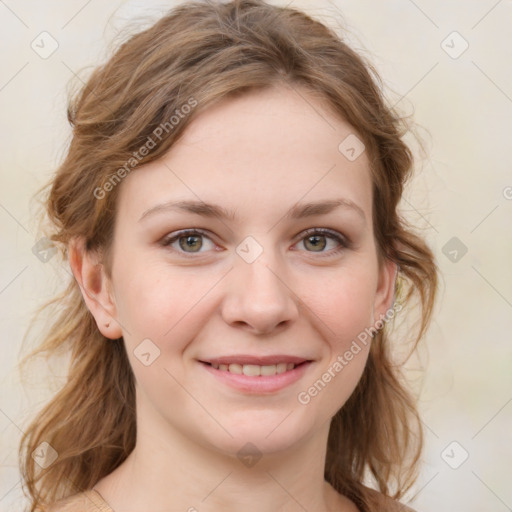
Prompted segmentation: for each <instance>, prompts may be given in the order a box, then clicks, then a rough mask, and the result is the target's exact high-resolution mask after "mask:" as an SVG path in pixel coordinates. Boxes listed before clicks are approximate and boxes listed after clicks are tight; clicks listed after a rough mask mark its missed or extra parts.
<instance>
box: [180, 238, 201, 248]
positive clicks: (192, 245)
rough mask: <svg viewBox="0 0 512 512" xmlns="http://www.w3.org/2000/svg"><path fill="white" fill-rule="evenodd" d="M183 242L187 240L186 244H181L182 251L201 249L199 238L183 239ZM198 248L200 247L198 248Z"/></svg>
mask: <svg viewBox="0 0 512 512" xmlns="http://www.w3.org/2000/svg"><path fill="white" fill-rule="evenodd" d="M181 240H186V241H185V244H182V243H180V245H181V248H182V249H186V248H189V249H194V248H199V249H200V248H201V244H199V243H198V240H199V237H198V236H187V237H183V238H182V239H181ZM197 246H198V247H197Z"/></svg>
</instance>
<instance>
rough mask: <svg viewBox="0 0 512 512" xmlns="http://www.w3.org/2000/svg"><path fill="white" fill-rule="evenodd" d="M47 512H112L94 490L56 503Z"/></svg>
mask: <svg viewBox="0 0 512 512" xmlns="http://www.w3.org/2000/svg"><path fill="white" fill-rule="evenodd" d="M48 512H114V510H112V509H111V508H110V507H109V506H108V503H107V502H106V501H105V500H104V499H103V498H102V496H101V494H100V493H99V492H98V491H96V490H95V489H89V490H87V491H83V492H79V493H78V494H74V495H73V496H68V497H67V498H63V499H61V500H59V501H57V502H56V503H55V504H54V505H53V506H52V507H51V508H50V510H48Z"/></svg>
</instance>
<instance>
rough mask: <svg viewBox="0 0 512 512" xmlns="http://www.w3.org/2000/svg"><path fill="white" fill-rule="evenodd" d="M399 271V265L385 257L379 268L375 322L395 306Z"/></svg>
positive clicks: (374, 309) (374, 308)
mask: <svg viewBox="0 0 512 512" xmlns="http://www.w3.org/2000/svg"><path fill="white" fill-rule="evenodd" d="M397 272H398V265H397V264H396V263H394V262H393V261H391V260H389V259H387V258H385V259H384V260H383V262H382V263H381V265H380V270H379V280H378V284H377V290H376V294H375V302H374V306H373V313H374V323H375V320H378V319H380V318H382V317H384V316H385V315H386V312H387V311H388V310H389V309H390V308H391V307H392V306H393V302H394V299H395V283H396V276H397ZM381 315H382V316H381Z"/></svg>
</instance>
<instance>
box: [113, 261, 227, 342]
mask: <svg viewBox="0 0 512 512" xmlns="http://www.w3.org/2000/svg"><path fill="white" fill-rule="evenodd" d="M117 279H118V281H117V282H118V283H121V285H120V286H119V287H117V288H116V305H117V311H118V316H119V321H120V323H121V324H122V325H123V327H124V328H125V330H126V331H127V332H126V335H125V341H126V342H127V343H128V344H129V345H130V346H132V345H134V344H137V343H140V341H141V340H142V339H144V338H149V339H151V340H153V341H154V342H155V343H156V344H157V345H158V346H160V347H164V346H166V347H169V346H170V347H172V350H173V351H174V350H180V349H182V348H183V347H181V346H180V340H183V343H185V340H187V339H190V336H191V335H193V333H192V332H189V331H190V330H191V329H195V330H197V329H199V328H200V325H201V324H202V323H203V322H201V316H202V315H204V313H202V309H203V308H204V302H205V299H206V297H207V295H208V292H209V291H210V290H211V289H212V288H213V287H214V286H215V283H217V282H218V280H219V278H218V276H217V275H212V272H211V271H210V272H205V273H204V275H201V272H200V271H198V270H197V269H194V270H193V269H192V268H189V269H185V268H174V269H172V268H170V267H169V266H165V267H163V266H162V265H151V264H150V263H148V262H145V263H144V264H142V263H141V264H140V266H139V267H137V265H125V266H124V267H120V268H119V269H118V277H117ZM171 342H172V343H171Z"/></svg>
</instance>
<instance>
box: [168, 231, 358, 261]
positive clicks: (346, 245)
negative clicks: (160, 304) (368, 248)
mask: <svg viewBox="0 0 512 512" xmlns="http://www.w3.org/2000/svg"><path fill="white" fill-rule="evenodd" d="M196 235H200V236H204V237H205V238H208V240H210V241H212V240H211V238H210V237H209V236H208V233H207V232H206V231H203V230H202V229H184V230H182V231H178V232H177V233H175V234H173V235H168V236H166V237H164V238H163V239H162V240H161V242H160V243H161V245H162V246H164V247H169V246H170V245H171V244H173V243H174V242H176V241H177V240H179V239H180V238H183V237H186V236H196ZM315 235H321V236H327V237H328V238H331V239H333V240H336V242H338V243H339V244H340V247H338V248H336V249H332V250H331V251H327V252H325V253H324V252H323V251H321V252H319V253H318V254H320V258H323V257H330V256H334V255H336V254H338V253H340V252H341V251H343V250H345V249H350V248H351V243H350V241H349V240H348V239H347V238H346V237H344V236H343V235H341V234H340V233H338V232H336V231H333V230H331V229H327V228H310V229H307V230H306V231H304V236H303V237H302V238H301V239H300V240H299V242H301V241H303V240H305V239H306V238H308V237H311V236H315ZM177 252H179V253H180V254H181V255H184V256H185V257H188V258H194V257H196V256H195V255H196V254H201V253H187V252H184V251H180V250H178V251H177ZM306 252H311V253H313V254H314V253H315V252H314V251H306Z"/></svg>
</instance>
